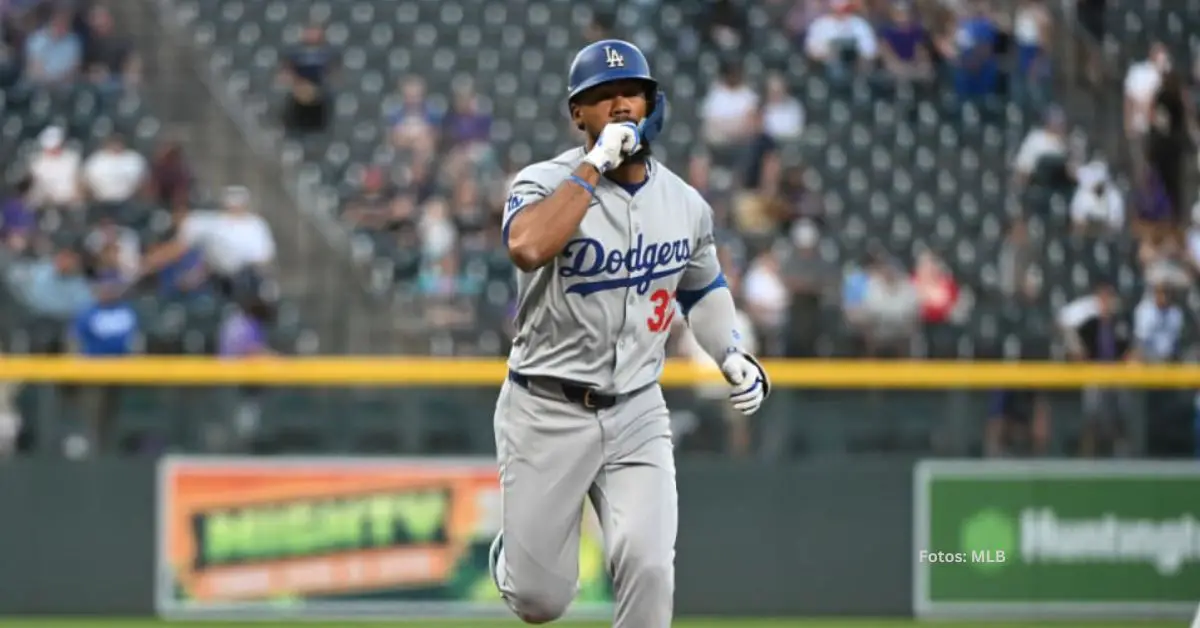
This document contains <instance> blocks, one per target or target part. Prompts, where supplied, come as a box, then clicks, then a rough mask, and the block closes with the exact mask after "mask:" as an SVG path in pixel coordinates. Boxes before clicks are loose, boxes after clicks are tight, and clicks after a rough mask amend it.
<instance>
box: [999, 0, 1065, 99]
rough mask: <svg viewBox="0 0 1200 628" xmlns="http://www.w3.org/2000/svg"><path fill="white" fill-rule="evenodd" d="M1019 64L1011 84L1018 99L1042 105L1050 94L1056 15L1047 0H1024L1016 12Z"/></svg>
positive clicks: (1014, 31) (1014, 32) (1014, 29)
mask: <svg viewBox="0 0 1200 628" xmlns="http://www.w3.org/2000/svg"><path fill="white" fill-rule="evenodd" d="M1012 35H1013V41H1014V43H1015V44H1016V53H1017V58H1016V67H1014V68H1013V71H1012V77H1011V81H1010V84H1011V85H1012V96H1013V98H1015V99H1016V100H1017V101H1018V102H1023V103H1028V104H1031V105H1034V106H1041V105H1042V104H1044V103H1045V102H1046V101H1047V99H1048V98H1049V95H1050V94H1049V91H1050V81H1051V79H1052V76H1051V69H1052V65H1051V64H1052V61H1051V59H1050V53H1051V48H1053V44H1054V18H1053V17H1052V15H1051V13H1050V10H1049V9H1048V8H1047V7H1046V5H1045V3H1044V0H1020V1H1019V2H1018V3H1017V7H1016V12H1015V13H1014V15H1013V28H1012Z"/></svg>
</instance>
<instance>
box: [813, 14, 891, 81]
mask: <svg viewBox="0 0 1200 628" xmlns="http://www.w3.org/2000/svg"><path fill="white" fill-rule="evenodd" d="M858 9H859V6H858V2H857V1H856V0H829V12H828V13H825V14H824V15H822V16H821V17H818V18H817V19H816V20H814V21H813V23H812V24H811V25H810V26H809V27H808V34H807V35H806V38H805V40H804V52H805V54H806V55H807V56H808V58H809V59H811V60H812V61H815V62H817V63H819V64H821V65H823V66H824V67H825V71H826V72H827V73H828V75H829V76H830V78H831V79H833V80H837V81H844V80H847V79H849V78H850V77H851V76H852V75H853V74H854V73H855V72H867V71H869V70H870V69H871V68H872V67H873V66H874V64H875V60H876V59H878V58H879V40H878V39H877V38H876V36H875V30H874V29H873V28H871V23H870V22H868V21H867V20H866V18H864V17H863V16H861V15H859V14H858Z"/></svg>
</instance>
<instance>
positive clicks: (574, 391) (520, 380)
mask: <svg viewBox="0 0 1200 628" xmlns="http://www.w3.org/2000/svg"><path fill="white" fill-rule="evenodd" d="M508 380H509V381H511V382H512V383H514V384H516V385H518V386H520V387H521V388H524V389H525V390H530V387H529V386H530V384H531V380H541V381H545V382H548V383H551V385H553V386H557V387H558V388H559V389H561V390H562V394H563V396H564V397H566V398H567V401H571V402H573V403H577V404H579V405H581V406H583V407H584V408H586V409H588V410H607V409H608V408H611V407H613V406H615V405H617V404H618V403H621V402H622V401H624V400H626V399H628V398H630V397H632V396H634V395H636V394H638V393H640V392H642V391H643V390H646V389H647V388H649V387H651V386H653V385H654V384H647V385H645V386H642V387H641V388H639V389H637V390H635V391H633V392H629V393H625V394H623V395H605V394H601V393H598V392H595V391H594V390H593V389H591V388H588V387H587V386H581V385H579V384H572V383H571V382H567V381H563V380H561V379H555V378H553V377H535V378H529V377H526V376H524V375H522V374H520V373H518V372H516V371H513V370H509V371H508Z"/></svg>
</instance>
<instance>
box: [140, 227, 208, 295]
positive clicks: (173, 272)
mask: <svg viewBox="0 0 1200 628" xmlns="http://www.w3.org/2000/svg"><path fill="white" fill-rule="evenodd" d="M186 217H187V215H186V214H184V213H178V212H177V213H174V214H172V220H173V222H172V225H171V228H170V229H169V230H168V231H167V232H166V233H165V234H163V236H162V240H161V241H163V242H170V241H172V240H174V239H175V238H176V237H178V235H177V234H178V230H179V225H180V224H182V223H183V221H184V220H185V219H186ZM148 248H153V247H148ZM155 279H156V283H157V289H158V294H159V295H160V296H161V297H163V298H166V299H172V300H188V299H191V298H202V297H208V296H211V294H212V288H213V286H212V284H211V282H210V281H209V273H208V265H207V264H205V262H204V250H203V249H202V248H201V247H199V246H191V247H189V248H188V249H187V251H186V252H185V253H184V254H183V255H182V256H180V257H179V258H177V259H176V260H175V261H173V262H170V263H168V264H167V265H166V266H163V267H162V269H161V270H159V271H158V274H157V276H156V277H155Z"/></svg>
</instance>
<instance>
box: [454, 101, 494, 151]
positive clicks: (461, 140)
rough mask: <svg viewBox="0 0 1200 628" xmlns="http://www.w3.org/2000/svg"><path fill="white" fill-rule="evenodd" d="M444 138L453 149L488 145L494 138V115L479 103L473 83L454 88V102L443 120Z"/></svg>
mask: <svg viewBox="0 0 1200 628" xmlns="http://www.w3.org/2000/svg"><path fill="white" fill-rule="evenodd" d="M443 126H444V127H445V131H444V132H443V134H442V138H443V139H444V141H445V142H446V144H447V145H448V146H449V147H450V148H453V149H459V150H463V149H470V148H472V147H475V146H480V145H487V144H488V143H489V142H491V139H492V116H491V115H490V114H487V113H485V112H484V111H483V110H482V109H481V108H480V105H479V94H477V93H476V92H475V88H474V87H473V86H471V85H462V86H459V87H457V88H455V90H454V104H453V106H452V107H451V108H450V112H449V113H448V114H447V115H446V117H445V120H444V122H443Z"/></svg>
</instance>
